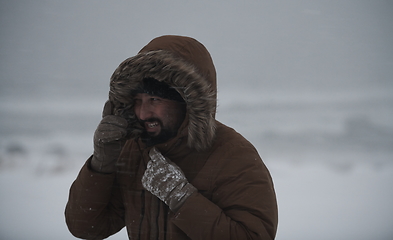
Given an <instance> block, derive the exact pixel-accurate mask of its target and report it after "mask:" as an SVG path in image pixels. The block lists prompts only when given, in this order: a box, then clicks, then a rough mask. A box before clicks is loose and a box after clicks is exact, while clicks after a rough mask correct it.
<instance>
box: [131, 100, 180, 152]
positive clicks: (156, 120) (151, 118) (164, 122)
mask: <svg viewBox="0 0 393 240" xmlns="http://www.w3.org/2000/svg"><path fill="white" fill-rule="evenodd" d="M134 111H135V115H136V116H137V118H138V120H139V121H140V123H141V125H142V127H144V129H145V133H144V134H143V136H142V138H145V140H146V141H147V142H148V143H149V145H154V144H157V143H161V142H165V141H166V140H168V139H170V138H172V137H174V136H176V134H177V130H178V129H179V127H180V125H181V124H182V123H183V120H184V116H185V113H186V105H185V103H180V102H177V101H173V100H169V99H165V98H160V97H156V96H151V95H149V94H147V93H138V94H136V96H135V97H134Z"/></svg>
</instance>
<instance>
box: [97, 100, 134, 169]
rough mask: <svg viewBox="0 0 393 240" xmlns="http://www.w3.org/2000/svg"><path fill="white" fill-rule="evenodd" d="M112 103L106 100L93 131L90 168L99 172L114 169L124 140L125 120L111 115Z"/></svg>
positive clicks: (125, 132)
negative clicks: (100, 117)
mask: <svg viewBox="0 0 393 240" xmlns="http://www.w3.org/2000/svg"><path fill="white" fill-rule="evenodd" d="M112 109H113V106H112V103H111V102H110V101H107V102H106V103H105V106H104V110H103V112H102V120H101V122H100V124H99V125H98V127H97V129H96V131H95V133H94V141H93V142H94V153H93V158H92V160H91V164H90V166H91V168H92V169H93V170H94V171H96V172H100V173H113V172H115V171H116V161H117V159H118V158H119V155H120V152H121V150H122V148H123V146H124V143H125V141H126V139H125V137H126V135H127V129H126V128H127V125H128V123H127V120H126V119H124V118H122V117H119V116H115V115H112Z"/></svg>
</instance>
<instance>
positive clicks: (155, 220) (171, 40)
mask: <svg viewBox="0 0 393 240" xmlns="http://www.w3.org/2000/svg"><path fill="white" fill-rule="evenodd" d="M146 77H152V78H155V79H157V80H159V81H164V82H166V83H167V84H169V85H170V86H172V87H174V88H175V89H176V90H177V91H178V92H179V93H180V95H181V96H182V97H183V99H184V100H185V102H186V104H187V116H186V118H185V120H184V122H183V124H182V126H181V127H180V129H179V131H178V134H177V136H176V137H174V138H172V139H170V140H168V141H167V142H165V143H162V144H159V145H156V146H155V147H156V148H157V149H158V150H159V151H160V152H161V153H162V154H163V155H164V156H165V157H166V158H168V159H170V160H171V161H173V162H174V163H176V164H177V165H178V166H179V167H180V168H181V169H182V170H183V172H184V174H185V176H186V177H187V179H188V181H189V182H190V183H191V184H192V185H193V186H195V187H196V188H197V189H198V192H196V193H194V194H193V195H191V196H190V197H189V198H188V199H187V200H186V201H185V203H184V204H183V205H182V206H181V208H180V209H179V210H178V211H177V212H172V211H171V210H169V208H168V207H167V205H166V204H165V203H163V202H161V201H160V200H159V199H158V198H157V197H155V196H154V195H152V194H151V193H150V192H148V191H146V190H145V189H144V188H143V187H142V183H141V178H142V176H143V174H144V171H145V170H146V166H147V162H148V161H149V156H148V152H149V150H150V147H146V146H145V144H144V143H143V142H142V141H141V140H140V139H139V135H138V134H139V132H140V131H139V130H138V129H139V126H138V123H137V121H135V116H134V115H133V114H132V111H129V112H131V113H130V115H129V116H128V118H129V119H131V121H130V122H129V124H130V125H131V126H132V127H131V129H134V130H135V131H133V132H132V133H131V135H130V140H128V141H127V142H126V144H125V146H124V147H123V150H122V153H121V155H120V157H119V159H118V162H117V171H116V173H113V174H100V173H95V172H93V171H92V170H91V168H90V166H89V164H90V159H89V160H88V161H87V162H86V164H85V165H84V166H83V167H82V169H81V171H80V173H79V175H78V177H77V179H76V180H75V181H74V183H73V184H72V186H71V189H70V195H69V200H68V203H67V206H66V210H65V215H66V222H67V226H68V228H69V230H70V232H71V233H72V234H73V235H74V236H76V237H79V238H84V239H103V238H106V237H108V236H110V235H112V234H114V233H116V232H118V231H120V230H121V229H122V228H123V227H124V226H126V228H127V232H128V236H129V239H138V240H139V239H141V240H147V239H162V240H163V239H174V240H177V239H193V240H197V239H200V240H209V239H216V240H221V239H261V240H262V239H263V240H268V239H274V237H275V234H276V230H277V221H278V220H277V218H278V217H277V203H276V196H275V192H274V187H273V182H272V179H271V177H270V173H269V171H268V170H267V168H266V166H265V165H264V163H263V162H262V159H261V158H260V156H259V154H258V152H257V151H256V149H255V148H254V147H253V146H252V144H251V143H249V142H248V141H247V140H246V139H245V138H244V137H242V136H241V135H240V134H239V133H237V132H236V131H235V130H233V129H231V128H229V127H227V126H225V125H223V124H222V123H220V122H218V121H217V120H215V112H216V92H217V90H216V74H215V69H214V65H213V62H212V60H211V57H210V55H209V53H208V51H207V50H206V48H205V47H204V46H203V45H202V44H201V43H199V42H198V41H196V40H194V39H192V38H188V37H180V36H162V37H159V38H156V39H153V40H152V41H151V42H150V43H149V44H148V45H147V46H145V47H144V48H143V49H142V50H141V51H140V52H139V53H138V54H137V55H136V56H134V57H132V58H129V59H127V60H125V61H124V62H123V63H121V64H120V66H119V67H118V68H117V69H116V71H115V72H114V74H113V75H112V77H111V89H110V94H109V98H110V100H111V101H112V102H113V103H114V104H115V106H116V107H117V109H122V110H124V108H130V109H131V110H132V97H131V95H132V90H133V89H136V87H137V86H138V85H139V83H140V81H141V80H142V79H143V78H146ZM132 119H134V120H132Z"/></svg>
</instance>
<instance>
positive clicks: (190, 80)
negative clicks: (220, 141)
mask: <svg viewBox="0 0 393 240" xmlns="http://www.w3.org/2000/svg"><path fill="white" fill-rule="evenodd" d="M148 77H151V78H155V79H157V80H158V81H162V82H165V83H166V84H168V85H169V86H172V87H173V88H175V89H176V90H177V91H178V92H179V94H180V95H181V96H182V97H183V99H184V101H185V102H186V104H187V114H188V125H187V127H188V142H187V144H188V146H189V147H190V148H194V149H196V150H198V151H201V150H205V149H207V148H208V147H210V146H211V145H212V142H213V140H214V137H215V128H216V126H215V119H214V116H215V113H216V102H217V99H216V90H215V89H214V88H213V87H212V86H211V84H210V83H209V82H208V80H207V79H205V78H204V77H203V76H202V75H201V74H200V73H199V72H198V70H197V69H196V68H195V67H194V66H193V65H192V64H189V63H187V62H186V61H184V60H183V59H182V58H179V57H177V56H175V55H174V54H172V53H171V52H168V51H165V50H156V51H149V52H142V53H139V54H138V55H136V56H134V57H131V58H128V59H126V60H125V61H124V62H122V63H121V64H120V65H119V67H118V68H117V69H116V70H115V72H114V73H113V75H112V77H111V82H110V92H109V99H110V100H111V101H112V102H113V103H114V105H115V114H117V115H123V116H124V117H126V118H127V119H128V120H129V123H130V126H131V129H132V130H131V132H130V137H131V138H136V137H138V136H139V134H140V133H141V129H140V125H139V123H138V122H137V120H136V116H135V114H134V113H133V111H132V108H133V102H132V99H133V96H132V92H133V90H134V89H136V88H137V87H138V85H139V84H140V83H141V81H142V79H144V78H148ZM186 119H187V118H186Z"/></svg>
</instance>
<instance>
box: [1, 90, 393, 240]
mask: <svg viewBox="0 0 393 240" xmlns="http://www.w3.org/2000/svg"><path fill="white" fill-rule="evenodd" d="M222 97H223V100H222V101H221V105H220V110H219V115H218V118H219V119H220V120H221V121H223V122H225V123H228V124H229V125H230V126H235V128H236V129H238V130H239V129H240V130H239V131H240V132H244V135H245V136H246V137H247V138H249V139H250V140H251V141H252V142H253V143H254V144H255V146H256V147H257V148H258V150H259V152H260V154H261V155H262V157H263V158H264V161H265V162H266V164H267V166H268V168H269V169H270V171H271V174H272V176H273V179H274V183H275V187H276V192H277V198H278V203H279V211H280V214H279V217H280V220H279V229H278V234H277V239H278V240H285V239H295V240H296V239H299V240H314V239H318V240H323V239H326V240H328V239H329V240H330V239H343V240H349V239H357V240H363V239H364V240H368V239H379V240H385V239H386V240H388V239H391V237H392V236H393V229H392V228H391V224H392V222H393V206H392V202H393V187H392V185H393V161H392V160H393V152H392V150H391V146H393V144H392V142H393V137H392V136H393V135H392V134H391V128H390V126H384V125H383V124H382V123H381V124H377V123H375V122H376V121H377V120H379V121H381V118H382V117H380V118H378V119H375V121H374V120H373V118H372V117H373V115H375V111H378V110H375V107H372V108H371V109H369V110H368V111H365V112H364V114H365V115H367V113H369V115H368V116H364V119H363V118H360V119H357V120H345V119H346V118H347V117H348V116H347V115H345V114H344V115H342V114H341V115H340V114H337V111H338V112H340V111H339V110H338V109H339V106H341V107H342V104H338V105H337V106H336V107H333V106H331V107H330V108H325V111H321V112H315V111H314V110H315V109H314V108H313V107H312V106H310V105H309V104H308V105H307V107H305V106H302V104H301V103H297V104H296V106H297V107H296V109H297V111H296V112H297V113H298V114H299V115H305V116H307V113H310V112H311V114H310V116H311V115H312V116H314V118H312V119H310V118H308V119H309V120H308V121H307V122H304V121H300V120H294V118H297V117H300V116H298V115H296V114H295V112H294V111H293V110H291V109H292V108H291V107H284V106H282V104H284V103H282V102H281V103H280V104H278V103H271V105H270V108H265V109H263V110H261V109H260V107H256V106H261V105H263V104H262V103H263V102H258V103H255V102H254V104H256V106H254V107H252V106H250V105H249V104H251V103H246V102H243V106H248V107H243V108H236V107H234V105H233V103H232V102H231V101H230V100H229V98H226V97H225V95H224V96H222ZM239 101H240V100H239ZM245 101H247V100H245ZM290 102H291V103H292V102H293V101H290ZM291 103H286V104H284V105H288V104H289V106H292V105H291ZM275 104H276V106H275ZM318 104H319V103H318ZM52 105H53V106H63V107H62V108H53V109H52V108H51V106H52ZM100 105H101V103H100V102H99V101H97V102H90V103H89V102H86V101H81V104H79V105H78V104H75V102H73V101H71V102H70V103H69V105H67V104H66V103H61V102H58V103H53V102H52V103H51V104H49V105H45V103H43V102H36V103H26V104H18V103H17V102H15V104H14V105H13V107H12V108H9V107H7V106H9V104H2V105H1V104H0V107H1V108H2V112H3V113H6V114H5V115H7V116H13V115H14V114H22V113H23V114H22V116H20V118H19V120H18V121H20V122H19V123H17V120H16V121H11V122H10V121H5V119H7V118H6V117H4V115H3V116H2V119H3V121H2V126H3V128H2V132H3V136H5V137H4V138H3V137H2V138H1V139H0V193H1V194H0V239H7V240H14V239H15V240H18V239H32V240H35V239H37V240H39V239H40V240H41V239H60V240H61V239H74V238H73V237H72V236H71V235H70V233H69V232H68V230H67V228H66V225H65V222H64V216H63V211H64V206H65V204H66V201H67V196H68V189H69V187H70V185H71V183H72V181H73V180H74V178H75V177H76V175H77V173H78V171H79V168H80V167H81V166H82V164H83V163H84V161H85V159H86V158H87V157H89V155H90V154H91V151H92V144H91V141H92V140H91V138H92V134H93V131H94V129H95V125H96V124H97V123H98V121H99V117H100V111H101V106H100ZM333 105H334V104H333ZM34 106H36V107H34ZM37 106H39V107H37ZM280 106H281V108H284V109H286V108H288V112H287V113H286V112H285V111H283V110H280V111H278V110H277V109H280ZM39 108H43V109H44V110H43V111H42V112H40V111H39ZM248 108H249V109H248ZM350 108H351V109H352V111H354V112H356V110H354V107H353V106H351V107H350ZM381 108H383V109H384V111H383V112H386V111H391V110H392V109H391V106H390V105H389V104H388V105H385V106H384V107H381ZM49 109H51V110H50V111H49ZM56 109H57V110H56ZM60 109H61V110H60ZM247 109H248V110H247ZM307 109H308V110H307ZM327 109H330V110H327ZM327 111H331V112H330V113H329V112H327ZM342 112H345V113H348V111H342ZM36 114H38V116H36ZM321 114H322V116H321ZM325 115H329V116H331V118H332V119H331V121H328V122H330V123H331V124H332V125H334V124H333V122H337V123H336V124H337V125H340V124H339V122H341V125H342V126H335V127H333V126H331V127H330V128H332V129H330V130H327V129H329V127H328V126H325V127H324V128H318V127H317V125H318V124H321V123H320V122H319V121H320V119H323V117H324V116H325ZM245 116H247V117H245ZM355 116H357V115H356V114H355ZM378 116H382V114H378ZM288 117H290V118H288ZM78 118H79V121H78V120H77V119H78ZM13 119H16V118H13ZM251 119H253V120H251ZM272 119H277V121H280V122H279V123H277V121H273V120H272ZM334 119H335V120H334ZM365 119H368V120H365ZM333 120H334V121H333ZM43 121H45V122H43ZM69 121H71V123H72V124H69V125H67V124H66V122H69ZM242 121H245V122H242ZM348 121H349V123H348ZM244 123H246V124H244ZM18 124H20V125H18ZM291 124H292V125H296V126H292V127H289V125H291ZM5 125H6V126H8V127H9V128H12V126H16V127H14V129H13V131H11V132H13V134H11V133H8V130H10V129H7V128H5V127H4V126H5ZM280 125H282V126H284V127H282V128H280V127H279V126H280ZM22 126H25V128H26V129H23V128H21V127H22ZM285 126H287V127H288V129H286V128H285ZM333 128H336V129H335V130H334V129H333ZM18 129H19V131H18ZM27 129H30V130H31V131H30V132H29V131H27ZM383 143H384V144H385V145H383ZM111 239H126V233H125V232H124V231H122V232H120V233H118V234H117V235H115V236H113V237H111Z"/></svg>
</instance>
